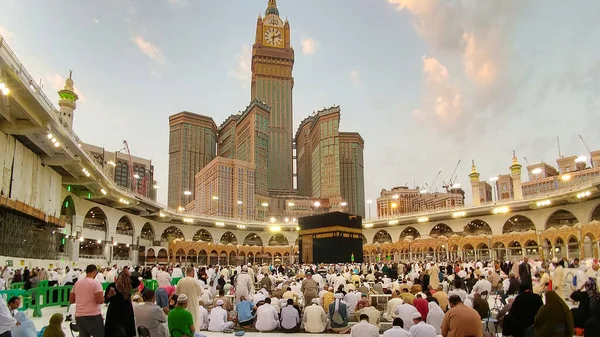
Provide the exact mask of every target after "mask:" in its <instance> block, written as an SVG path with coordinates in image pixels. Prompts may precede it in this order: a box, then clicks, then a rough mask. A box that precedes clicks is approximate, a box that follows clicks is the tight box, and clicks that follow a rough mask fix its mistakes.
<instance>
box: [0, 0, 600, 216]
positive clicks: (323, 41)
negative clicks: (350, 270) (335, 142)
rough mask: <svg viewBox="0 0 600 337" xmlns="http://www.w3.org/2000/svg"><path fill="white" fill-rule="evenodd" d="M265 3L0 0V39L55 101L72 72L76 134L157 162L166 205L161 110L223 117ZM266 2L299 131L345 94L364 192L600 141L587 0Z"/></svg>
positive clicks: (463, 178) (579, 149)
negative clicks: (287, 61) (277, 24)
mask: <svg viewBox="0 0 600 337" xmlns="http://www.w3.org/2000/svg"><path fill="white" fill-rule="evenodd" d="M267 2H268V1H267V0H219V1H201V0H144V1H142V0H138V1H135V0H103V1H81V0H52V1H39V0H0V8H2V10H0V35H2V36H3V37H4V38H6V40H7V41H8V43H9V45H10V47H11V48H12V49H13V51H14V52H15V53H16V54H17V56H18V57H19V59H20V60H21V61H22V63H23V64H24V65H25V67H26V68H27V69H28V70H29V72H30V73H31V74H32V75H33V77H34V78H36V79H40V80H41V81H42V84H43V85H44V91H45V92H46V94H47V96H48V97H50V98H51V99H52V100H53V101H55V102H57V101H58V95H57V94H56V91H57V90H59V89H61V88H62V87H63V86H64V79H65V78H66V77H68V74H69V69H71V70H73V79H74V81H75V87H76V90H77V92H78V94H79V97H80V99H79V101H78V103H77V104H78V105H77V110H76V111H75V119H74V129H75V131H76V132H77V134H78V135H79V136H80V138H81V139H82V140H83V141H84V142H87V143H92V144H95V145H98V146H104V147H105V148H107V149H108V150H113V151H114V150H118V149H120V148H121V147H122V142H123V140H127V142H128V143H129V146H130V149H131V152H132V154H133V155H136V156H139V157H144V158H148V159H152V161H153V164H154V166H155V178H156V180H158V183H159V185H160V189H159V194H158V200H159V201H160V202H162V203H166V199H167V197H166V192H167V188H166V187H167V186H166V185H167V181H168V179H167V177H168V132H169V129H168V116H169V115H172V114H174V113H177V112H180V111H184V110H185V111H191V112H196V113H200V114H204V115H208V116H211V117H212V118H213V119H214V120H215V122H216V123H217V125H219V124H220V123H221V122H223V121H224V120H225V119H226V118H227V116H229V115H230V114H232V113H236V112H238V111H239V110H243V109H244V108H245V107H246V105H247V104H248V103H249V101H250V62H251V48H252V43H253V42H254V37H255V29H256V19H257V16H258V15H259V14H263V15H264V10H265V8H266V6H267ZM277 3H278V8H279V11H280V16H281V17H282V18H283V19H285V18H287V19H288V20H289V22H290V26H291V35H292V47H293V48H294V50H295V55H296V58H295V64H294V72H293V75H294V79H295V85H294V97H293V103H294V106H293V109H294V121H295V127H297V125H298V124H299V123H300V121H301V120H302V119H304V118H305V117H306V116H308V115H310V114H311V113H312V112H313V111H315V110H320V109H323V108H324V107H329V106H333V105H338V104H339V105H340V107H341V111H342V114H341V124H340V130H341V131H357V132H359V133H360V134H361V136H362V137H363V138H364V140H365V152H364V161H365V162H364V165H365V186H366V187H365V188H366V190H365V198H366V199H372V200H375V199H376V198H377V196H378V195H379V193H380V191H381V189H384V188H386V189H389V188H391V187H394V186H404V185H407V186H409V187H414V186H424V185H425V183H427V184H428V185H432V183H433V180H434V178H435V176H436V174H437V172H438V171H440V170H441V171H442V173H441V175H440V178H439V179H438V180H437V181H436V183H435V184H434V186H433V187H432V188H431V190H432V191H433V190H436V189H437V190H439V191H441V190H442V187H441V185H442V181H445V180H448V179H450V178H451V175H452V171H453V170H454V167H455V165H456V163H457V162H458V160H459V159H461V160H462V162H461V164H460V165H459V167H458V169H457V171H456V174H457V176H458V179H457V181H456V182H457V183H460V184H461V185H462V186H463V187H467V190H470V189H469V188H468V185H469V180H468V174H469V171H470V165H471V160H475V163H476V165H477V168H478V170H479V172H480V173H481V178H482V179H488V178H489V177H492V176H495V175H498V174H504V173H508V172H509V169H508V167H509V166H510V164H511V157H512V151H516V153H517V156H518V157H519V160H520V161H521V163H522V164H523V165H524V166H525V165H526V163H525V160H524V157H525V158H527V160H528V161H529V163H531V164H534V163H537V162H541V161H545V162H547V163H550V164H552V165H556V158H557V157H558V146H557V137H560V147H561V151H562V154H563V155H586V152H587V151H586V149H585V147H584V145H583V144H582V143H581V141H580V140H579V137H578V135H582V137H583V138H584V140H585V142H586V143H587V145H588V146H589V148H590V150H592V151H593V150H596V149H600V132H598V127H599V126H600V109H599V108H600V95H598V93H599V92H600V44H599V43H598V36H599V35H600V21H599V20H597V15H596V14H597V13H599V12H600V2H598V1H594V0H580V1H577V2H567V1H560V0H548V1H532V0H525V1H522V0H507V1H495V0H478V1H476V0H447V1H446V0H327V1H322V0H303V1H297V0H279V1H277ZM294 132H295V130H294ZM523 179H524V180H526V179H527V178H526V174H524V175H523ZM469 195H470V193H467V196H469ZM374 206H375V205H374V204H373V205H372V207H374ZM372 212H375V210H374V208H373V209H372Z"/></svg>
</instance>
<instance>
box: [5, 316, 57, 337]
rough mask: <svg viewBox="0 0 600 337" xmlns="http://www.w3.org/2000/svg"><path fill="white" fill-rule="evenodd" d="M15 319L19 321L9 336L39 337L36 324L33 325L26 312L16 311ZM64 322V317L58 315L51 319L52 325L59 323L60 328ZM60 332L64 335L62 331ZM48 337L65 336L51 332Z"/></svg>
mask: <svg viewBox="0 0 600 337" xmlns="http://www.w3.org/2000/svg"><path fill="white" fill-rule="evenodd" d="M14 317H15V318H16V319H17V325H15V326H14V327H13V328H12V329H11V330H10V334H9V335H8V336H12V337H37V336H38V332H37V330H36V328H35V324H34V323H33V321H32V320H30V319H29V318H27V315H26V314H25V313H24V312H22V311H15V313H14ZM62 321H63V315H62V314H58V313H56V314H54V315H52V317H51V318H50V325H53V324H56V323H57V322H58V326H60V324H61V323H62ZM60 332H61V333H62V330H61V331H60ZM11 334H12V335H11ZM0 336H2V335H0ZM48 336H58V337H63V336H64V334H61V335H56V334H53V333H52V331H51V332H49V333H48Z"/></svg>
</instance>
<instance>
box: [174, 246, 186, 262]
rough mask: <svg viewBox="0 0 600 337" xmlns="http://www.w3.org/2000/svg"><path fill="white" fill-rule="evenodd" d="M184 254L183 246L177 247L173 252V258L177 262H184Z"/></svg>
mask: <svg viewBox="0 0 600 337" xmlns="http://www.w3.org/2000/svg"><path fill="white" fill-rule="evenodd" d="M185 256H186V255H185V250H183V248H179V249H177V251H176V252H175V260H176V261H177V262H185Z"/></svg>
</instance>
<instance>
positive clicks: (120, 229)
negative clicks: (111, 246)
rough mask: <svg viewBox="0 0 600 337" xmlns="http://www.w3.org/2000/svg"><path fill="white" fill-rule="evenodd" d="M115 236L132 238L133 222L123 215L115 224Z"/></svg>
mask: <svg viewBox="0 0 600 337" xmlns="http://www.w3.org/2000/svg"><path fill="white" fill-rule="evenodd" d="M116 232H117V234H121V235H128V236H133V222H131V219H129V217H128V216H127V215H123V216H122V217H121V219H119V222H117V229H116Z"/></svg>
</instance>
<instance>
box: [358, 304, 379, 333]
mask: <svg viewBox="0 0 600 337" xmlns="http://www.w3.org/2000/svg"><path fill="white" fill-rule="evenodd" d="M355 315H357V316H358V318H360V316H362V315H367V316H369V323H371V324H373V325H375V326H376V327H377V328H379V321H380V320H381V313H380V312H379V310H377V308H375V307H371V306H369V307H364V308H362V309H360V310H358V311H357V312H356V314H355Z"/></svg>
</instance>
